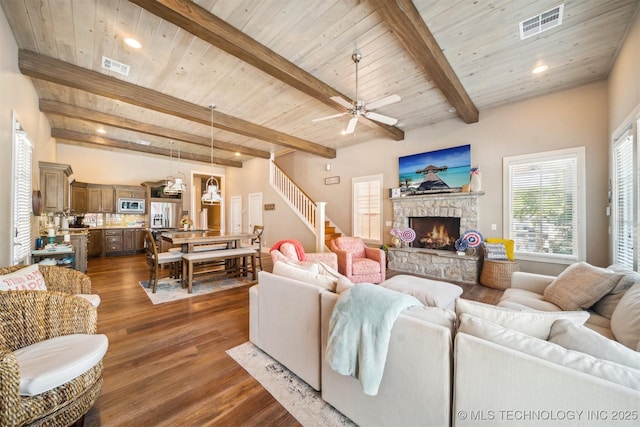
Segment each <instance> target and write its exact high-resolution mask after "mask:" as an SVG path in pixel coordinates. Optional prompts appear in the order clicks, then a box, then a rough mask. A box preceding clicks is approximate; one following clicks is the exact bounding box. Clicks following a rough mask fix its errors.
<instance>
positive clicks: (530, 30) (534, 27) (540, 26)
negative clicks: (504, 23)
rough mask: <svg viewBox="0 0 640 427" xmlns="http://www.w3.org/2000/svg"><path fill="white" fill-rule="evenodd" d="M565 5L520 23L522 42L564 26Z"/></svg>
mask: <svg viewBox="0 0 640 427" xmlns="http://www.w3.org/2000/svg"><path fill="white" fill-rule="evenodd" d="M563 10H564V4H561V5H558V6H556V7H554V8H553V9H549V10H547V11H546V12H542V13H541V14H540V15H536V16H533V17H531V18H529V19H526V20H524V21H522V22H520V40H524V39H526V38H527V37H531V36H535V35H536V34H540V33H541V32H543V31H547V30H550V29H551V28H554V27H557V26H558V25H560V24H562V11H563Z"/></svg>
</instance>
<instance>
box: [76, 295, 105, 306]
mask: <svg viewBox="0 0 640 427" xmlns="http://www.w3.org/2000/svg"><path fill="white" fill-rule="evenodd" d="M75 295H76V296H77V297H80V298H84V299H86V300H87V301H89V302H90V303H91V305H92V306H94V307H98V306H99V305H100V301H101V300H100V295H98V294H75Z"/></svg>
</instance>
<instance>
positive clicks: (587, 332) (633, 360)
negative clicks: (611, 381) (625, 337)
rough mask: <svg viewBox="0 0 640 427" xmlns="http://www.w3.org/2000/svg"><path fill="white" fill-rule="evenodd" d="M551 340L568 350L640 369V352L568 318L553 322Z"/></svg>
mask: <svg viewBox="0 0 640 427" xmlns="http://www.w3.org/2000/svg"><path fill="white" fill-rule="evenodd" d="M549 342H552V343H555V344H558V345H560V346H562V347H564V348H566V349H567V350H575V351H579V352H580V353H586V354H590V355H591V356H594V357H597V358H598V359H604V360H608V361H610V362H615V363H619V364H621V365H625V366H628V367H630V368H634V369H639V370H640V353H638V352H636V351H633V350H631V349H628V348H627V347H625V346H624V345H622V344H620V343H619V342H617V341H614V340H610V339H609V338H607V337H605V336H603V335H600V334H599V333H597V332H596V331H592V330H591V329H589V328H587V327H586V326H582V325H576V324H575V323H573V322H569V321H568V320H564V319H560V320H556V321H555V322H553V325H551V332H550V334H549Z"/></svg>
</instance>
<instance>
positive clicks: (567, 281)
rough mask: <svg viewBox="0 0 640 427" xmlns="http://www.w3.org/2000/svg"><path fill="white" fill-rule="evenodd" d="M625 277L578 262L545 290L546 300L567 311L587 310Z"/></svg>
mask: <svg viewBox="0 0 640 427" xmlns="http://www.w3.org/2000/svg"><path fill="white" fill-rule="evenodd" d="M623 276H624V275H623V274H618V273H613V272H611V271H609V270H607V269H605V268H599V267H594V266H593V265H590V264H587V263H586V262H578V263H575V264H572V265H570V266H569V267H567V268H566V269H565V270H564V271H563V272H562V273H560V274H559V275H558V277H556V278H555V279H554V280H553V282H551V283H550V284H549V286H547V287H546V288H545V289H544V293H543V296H544V299H545V300H547V301H549V302H552V303H554V304H555V305H557V306H558V307H560V308H561V309H563V310H567V311H576V310H586V309H588V308H589V307H591V306H592V305H593V304H595V303H596V302H597V301H598V300H599V299H600V298H602V297H603V296H604V295H606V294H607V293H609V292H610V291H611V290H612V289H613V288H614V287H615V286H616V285H617V284H618V282H619V281H620V279H622V277H623Z"/></svg>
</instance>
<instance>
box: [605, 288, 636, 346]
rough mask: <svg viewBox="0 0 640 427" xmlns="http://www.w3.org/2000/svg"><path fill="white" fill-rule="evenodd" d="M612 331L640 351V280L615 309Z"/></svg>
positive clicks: (621, 340)
mask: <svg viewBox="0 0 640 427" xmlns="http://www.w3.org/2000/svg"><path fill="white" fill-rule="evenodd" d="M611 332H612V333H613V336H615V337H616V340H618V342H621V343H622V344H624V345H626V346H627V347H629V348H631V349H633V350H636V351H640V282H636V283H635V284H634V285H633V286H631V288H629V290H628V291H627V292H625V293H624V295H623V296H622V298H621V299H620V302H619V303H618V305H617V306H616V309H615V310H613V314H612V315H611Z"/></svg>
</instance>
